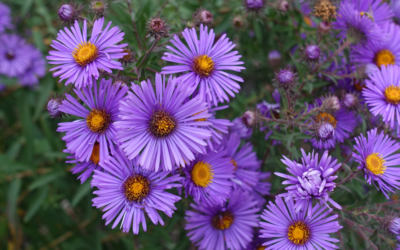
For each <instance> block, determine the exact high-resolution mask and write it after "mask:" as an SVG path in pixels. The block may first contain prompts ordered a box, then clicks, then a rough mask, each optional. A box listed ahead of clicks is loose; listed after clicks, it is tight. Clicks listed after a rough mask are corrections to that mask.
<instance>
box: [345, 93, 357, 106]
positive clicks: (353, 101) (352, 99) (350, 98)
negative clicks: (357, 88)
mask: <svg viewBox="0 0 400 250" xmlns="http://www.w3.org/2000/svg"><path fill="white" fill-rule="evenodd" d="M357 104H358V98H357V96H355V95H354V94H352V93H347V94H345V95H344V96H343V106H344V107H346V108H348V109H353V108H354V107H356V106H357Z"/></svg>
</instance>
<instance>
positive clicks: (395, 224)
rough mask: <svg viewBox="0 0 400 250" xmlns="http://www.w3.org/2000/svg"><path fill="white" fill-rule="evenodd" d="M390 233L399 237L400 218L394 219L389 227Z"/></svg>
mask: <svg viewBox="0 0 400 250" xmlns="http://www.w3.org/2000/svg"><path fill="white" fill-rule="evenodd" d="M388 230H389V232H391V233H392V234H394V235H399V234H400V218H397V217H396V218H393V219H392V220H391V221H390V223H389V227H388Z"/></svg>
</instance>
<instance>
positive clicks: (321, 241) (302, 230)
mask: <svg viewBox="0 0 400 250" xmlns="http://www.w3.org/2000/svg"><path fill="white" fill-rule="evenodd" d="M275 203H276V204H274V203H272V202H271V201H270V202H269V204H268V205H267V209H265V210H264V211H263V213H262V215H261V219H262V220H264V221H265V222H264V221H261V222H260V226H261V230H260V233H261V235H260V237H261V238H267V240H266V241H265V243H264V244H263V246H266V247H267V249H270V250H282V249H338V247H337V246H336V245H334V244H332V243H331V242H339V240H338V239H335V238H332V237H331V236H330V235H329V234H331V233H336V232H337V231H339V230H340V229H341V228H342V226H340V225H339V223H338V222H337V221H335V219H336V218H337V217H338V215H331V216H329V217H327V216H328V215H329V213H330V212H331V211H332V210H330V209H327V208H326V207H325V206H324V205H321V204H316V205H315V206H314V207H312V206H310V207H309V208H308V211H307V209H304V210H303V211H300V212H296V211H295V204H294V202H293V199H292V198H289V199H288V200H286V201H285V202H283V201H282V198H280V197H277V198H276V200H275ZM307 214H308V215H307Z"/></svg>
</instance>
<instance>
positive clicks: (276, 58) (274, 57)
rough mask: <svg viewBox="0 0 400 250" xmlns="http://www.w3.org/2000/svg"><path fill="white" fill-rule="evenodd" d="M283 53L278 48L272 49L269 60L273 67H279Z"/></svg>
mask: <svg viewBox="0 0 400 250" xmlns="http://www.w3.org/2000/svg"><path fill="white" fill-rule="evenodd" d="M281 58H282V56H281V53H279V51H277V50H272V51H270V52H269V53H268V61H269V63H270V64H271V66H272V67H274V68H275V67H277V66H278V65H279V64H280V62H281Z"/></svg>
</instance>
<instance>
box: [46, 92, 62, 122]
mask: <svg viewBox="0 0 400 250" xmlns="http://www.w3.org/2000/svg"><path fill="white" fill-rule="evenodd" d="M62 101H63V98H62V97H61V96H58V95H56V96H55V97H54V96H53V97H52V98H51V99H50V100H49V102H48V103H47V111H49V115H50V117H51V118H59V117H62V116H63V114H64V113H63V112H61V111H60V106H61V103H62Z"/></svg>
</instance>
